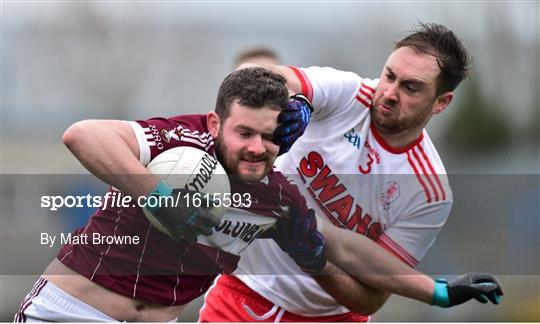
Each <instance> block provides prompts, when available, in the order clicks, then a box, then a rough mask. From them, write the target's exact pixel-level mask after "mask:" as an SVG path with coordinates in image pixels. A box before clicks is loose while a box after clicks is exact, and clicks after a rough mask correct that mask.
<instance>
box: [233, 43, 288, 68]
mask: <svg viewBox="0 0 540 324" xmlns="http://www.w3.org/2000/svg"><path fill="white" fill-rule="evenodd" d="M257 57H268V58H270V59H273V60H275V61H276V62H277V61H279V57H278V55H277V54H276V53H275V52H274V51H272V50H271V49H269V48H266V47H255V48H251V49H248V50H246V51H243V52H241V53H240V54H238V56H237V57H236V59H235V60H234V63H235V65H236V66H238V65H240V64H241V63H245V62H247V61H249V60H250V59H253V58H257Z"/></svg>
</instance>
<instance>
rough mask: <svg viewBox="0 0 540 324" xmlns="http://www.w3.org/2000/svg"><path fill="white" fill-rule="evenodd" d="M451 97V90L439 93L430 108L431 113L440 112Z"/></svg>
mask: <svg viewBox="0 0 540 324" xmlns="http://www.w3.org/2000/svg"><path fill="white" fill-rule="evenodd" d="M453 98H454V93H453V92H451V91H449V92H445V93H443V94H442V95H440V96H439V97H438V98H437V99H436V100H435V105H433V110H432V112H433V114H434V115H436V114H438V113H440V112H442V111H443V110H444V109H445V108H446V107H448V105H449V104H450V103H451V102H452V99H453Z"/></svg>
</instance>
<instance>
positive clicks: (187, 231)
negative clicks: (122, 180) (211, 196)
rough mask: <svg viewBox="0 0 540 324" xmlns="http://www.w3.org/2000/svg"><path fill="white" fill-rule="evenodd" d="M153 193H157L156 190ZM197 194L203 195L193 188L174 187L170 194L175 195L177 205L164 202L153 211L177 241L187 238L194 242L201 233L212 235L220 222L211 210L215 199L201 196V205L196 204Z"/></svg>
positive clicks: (161, 194)
mask: <svg viewBox="0 0 540 324" xmlns="http://www.w3.org/2000/svg"><path fill="white" fill-rule="evenodd" d="M165 192H166V191H165ZM153 194H156V193H155V191H154V193H153ZM197 194H198V195H200V196H199V198H201V197H202V195H203V194H201V193H200V192H197V191H193V190H187V189H173V190H172V191H170V194H168V195H169V196H172V197H173V201H174V203H175V204H176V203H177V205H176V206H170V205H171V204H170V203H169V204H168V205H167V204H165V203H162V204H161V205H162V206H159V207H158V208H157V209H156V210H154V211H151V212H152V214H153V215H154V217H155V218H156V219H157V220H158V221H159V222H160V223H161V225H163V227H165V228H166V229H167V230H168V231H169V233H170V234H171V237H172V239H173V240H175V241H176V242H180V241H181V240H186V241H188V242H190V243H194V242H196V241H197V236H198V235H199V234H202V235H205V236H208V235H211V234H212V228H213V227H215V226H217V225H218V224H219V221H220V219H219V217H217V216H215V215H213V214H211V213H210V212H209V210H210V209H211V208H212V207H213V206H212V205H213V200H207V199H202V198H201V199H200V200H197V202H199V201H200V202H201V205H200V206H199V205H198V204H197V205H198V206H199V207H195V206H194V204H193V200H192V199H193V197H195V195H197ZM157 195H160V196H166V194H163V192H160V193H157Z"/></svg>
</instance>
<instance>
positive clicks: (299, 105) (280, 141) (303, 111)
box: [274, 94, 313, 155]
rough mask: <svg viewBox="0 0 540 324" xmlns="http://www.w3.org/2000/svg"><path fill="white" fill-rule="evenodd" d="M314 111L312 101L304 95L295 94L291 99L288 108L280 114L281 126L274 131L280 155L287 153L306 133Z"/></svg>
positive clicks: (275, 142)
mask: <svg viewBox="0 0 540 324" xmlns="http://www.w3.org/2000/svg"><path fill="white" fill-rule="evenodd" d="M312 112H313V107H312V106H311V103H310V102H309V100H308V99H307V98H306V97H304V96H303V95H301V94H295V95H293V96H292V97H291V98H290V99H289V104H288V105H287V108H286V109H285V110H282V111H281V113H280V114H279V115H278V123H279V126H278V127H277V128H276V130H275V131H274V144H276V145H279V153H278V155H281V154H284V153H287V152H288V151H289V149H290V148H291V146H292V145H293V144H294V142H295V141H296V140H297V139H298V138H299V137H300V136H301V135H302V134H304V131H305V130H306V127H307V125H308V123H309V118H310V117H311V113H312Z"/></svg>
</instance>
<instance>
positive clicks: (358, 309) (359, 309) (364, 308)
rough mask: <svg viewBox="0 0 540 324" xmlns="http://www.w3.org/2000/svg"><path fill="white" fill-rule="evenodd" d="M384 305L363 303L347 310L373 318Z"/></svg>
mask: <svg viewBox="0 0 540 324" xmlns="http://www.w3.org/2000/svg"><path fill="white" fill-rule="evenodd" d="M382 305H383V304H382V303H362V305H353V306H351V307H347V308H348V309H349V310H350V311H351V312H353V313H357V314H360V315H364V316H371V315H373V314H375V313H376V312H377V311H378V310H379V309H381V307H382Z"/></svg>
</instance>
